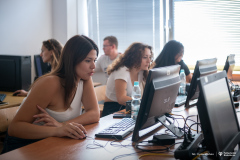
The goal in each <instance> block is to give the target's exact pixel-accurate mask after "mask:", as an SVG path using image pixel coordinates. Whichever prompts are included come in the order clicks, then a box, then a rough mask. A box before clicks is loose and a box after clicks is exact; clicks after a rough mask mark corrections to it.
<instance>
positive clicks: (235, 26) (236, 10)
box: [173, 0, 240, 68]
mask: <svg viewBox="0 0 240 160" xmlns="http://www.w3.org/2000/svg"><path fill="white" fill-rule="evenodd" d="M173 2H174V3H173V15H174V18H173V23H174V31H173V32H174V39H176V40H178V41H180V42H182V43H183V45H184V50H185V53H184V57H183V59H184V61H185V62H186V63H187V64H188V65H195V64H196V61H197V60H200V59H208V58H212V57H216V58H217V59H218V61H217V65H221V66H223V65H224V64H225V61H226V58H227V55H229V54H235V62H236V64H235V66H237V67H235V68H238V66H240V1H239V0H234V1H233V0H207V1H206V0H174V1H173Z"/></svg>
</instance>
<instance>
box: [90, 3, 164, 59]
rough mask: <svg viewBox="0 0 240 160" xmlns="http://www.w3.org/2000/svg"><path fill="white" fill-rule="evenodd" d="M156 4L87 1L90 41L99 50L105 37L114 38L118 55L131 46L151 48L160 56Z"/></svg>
mask: <svg viewBox="0 0 240 160" xmlns="http://www.w3.org/2000/svg"><path fill="white" fill-rule="evenodd" d="M159 8H160V2H159V0H90V1H88V18H89V19H88V20H89V37H90V38H92V39H93V40H94V41H95V42H96V43H97V44H98V46H99V48H100V54H104V53H103V50H102V45H103V39H104V38H105V37H106V36H110V35H113V36H116V37H117V39H118V43H119V46H118V50H119V52H121V53H124V51H125V50H126V49H127V48H128V47H129V46H130V45H131V44H132V43H133V42H142V43H145V44H148V45H150V46H152V47H153V49H154V53H155V57H156V56H157V55H158V54H159V53H160V18H159V17H160V11H159Z"/></svg>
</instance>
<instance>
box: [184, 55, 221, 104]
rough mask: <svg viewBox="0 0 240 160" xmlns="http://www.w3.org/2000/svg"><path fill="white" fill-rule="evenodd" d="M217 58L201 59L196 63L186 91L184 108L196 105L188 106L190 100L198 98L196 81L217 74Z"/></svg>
mask: <svg viewBox="0 0 240 160" xmlns="http://www.w3.org/2000/svg"><path fill="white" fill-rule="evenodd" d="M216 63H217V58H211V59H203V60H198V61H197V62H196V65H195V68H194V72H193V77H192V80H191V83H190V86H189V89H188V93H187V99H186V102H185V108H189V107H192V106H194V105H196V104H191V105H190V104H189V102H190V100H193V99H197V98H198V96H199V89H198V83H197V79H198V78H199V77H203V76H206V75H209V74H212V73H216V72H217V65H216Z"/></svg>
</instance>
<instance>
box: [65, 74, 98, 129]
mask: <svg viewBox="0 0 240 160" xmlns="http://www.w3.org/2000/svg"><path fill="white" fill-rule="evenodd" d="M82 103H83V106H84V109H85V113H83V114H82V115H80V116H78V117H76V118H74V119H71V120H69V121H66V123H69V122H77V123H80V124H82V125H86V124H91V123H96V122H98V121H99V119H100V110H99V107H98V101H97V96H96V93H95V91H94V86H93V82H92V78H90V79H89V80H86V81H84V82H83V95H82Z"/></svg>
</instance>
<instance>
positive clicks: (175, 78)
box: [132, 65, 182, 142]
mask: <svg viewBox="0 0 240 160" xmlns="http://www.w3.org/2000/svg"><path fill="white" fill-rule="evenodd" d="M179 70H180V65H173V66H167V67H160V68H154V69H151V70H149V74H148V77H147V81H146V85H145V88H144V92H143V96H142V101H141V105H140V109H139V113H138V116H137V120H136V123H135V128H134V131H133V136H132V141H133V142H137V141H138V140H139V139H140V138H141V137H142V136H144V135H145V134H147V133H149V132H150V131H152V130H154V129H156V128H158V127H160V126H161V123H159V118H162V117H163V119H164V114H165V113H170V112H171V110H172V108H173V107H174V105H175V100H176V97H177V95H178V89H179V86H180V82H181V81H180V78H179ZM176 131H177V132H178V129H176ZM176 134H180V136H182V133H181V132H179V133H176Z"/></svg>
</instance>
